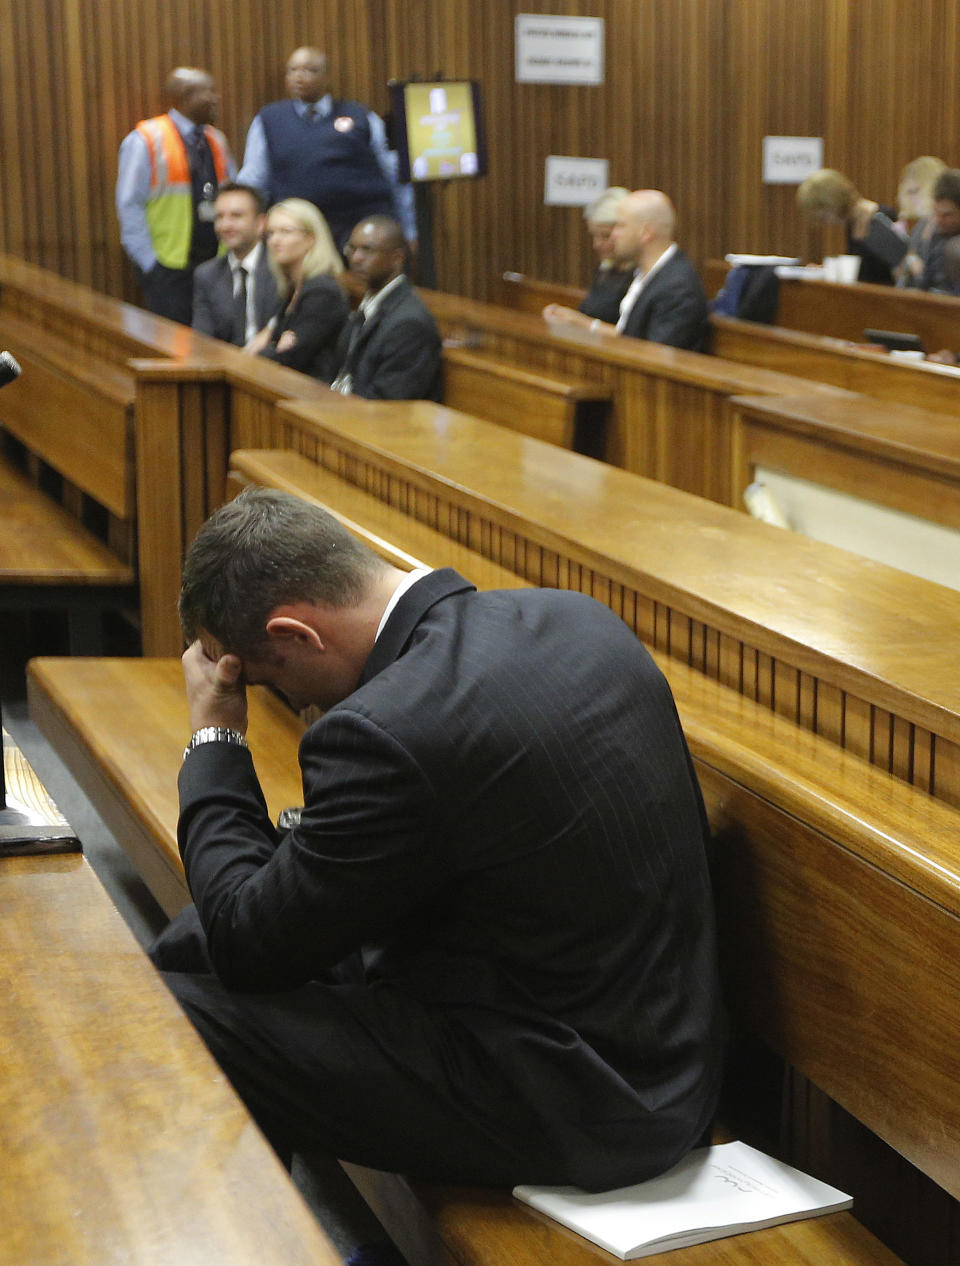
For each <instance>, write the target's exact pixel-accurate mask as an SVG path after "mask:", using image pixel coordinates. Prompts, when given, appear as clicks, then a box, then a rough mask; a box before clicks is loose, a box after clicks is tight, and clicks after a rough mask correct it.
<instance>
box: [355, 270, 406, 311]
mask: <svg viewBox="0 0 960 1266" xmlns="http://www.w3.org/2000/svg"><path fill="white" fill-rule="evenodd" d="M403 278H404V274H403V273H398V275H397V276H396V277H394V278H393V279H392V280H391V281H388V282H387V284H386V285H385V286H384V287H383V288H382V289H381V290H378V291H377V293H376V294H375V295H372V294H365V295H364V296H363V298H362V299H361V300H360V311H361V312H362V313H363V319H364V320H365V321H369V320H370V318H371V317H372V316H373V314H374V312H376V310H377V308H379V307H380V304H381V303H382V302H383V300H384V299H385V298H386V296H387V295H388V294H389V293H390V291H391V290H396V288H397V286H399V284H400V282H401V281H403Z"/></svg>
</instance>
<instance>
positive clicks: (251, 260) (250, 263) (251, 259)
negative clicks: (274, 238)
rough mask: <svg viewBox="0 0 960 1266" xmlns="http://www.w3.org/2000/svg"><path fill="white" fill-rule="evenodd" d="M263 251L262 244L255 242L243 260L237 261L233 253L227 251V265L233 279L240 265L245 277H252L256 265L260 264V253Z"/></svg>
mask: <svg viewBox="0 0 960 1266" xmlns="http://www.w3.org/2000/svg"><path fill="white" fill-rule="evenodd" d="M262 250H263V242H257V243H256V245H254V246H253V248H252V249H251V250H249V251H248V252H247V254H246V255H244V257H243V259H237V257H236V255H234V253H233V251H227V263H228V264H229V265H230V272H231V273H232V274H233V276H234V277H235V276H236V275H237V269H238V268H239V267H240V265H241V264H242V265H243V267H244V268H245V269H246V270H247V276H252V275H253V273H254V272H256V268H257V264H259V262H260V252H261V251H262Z"/></svg>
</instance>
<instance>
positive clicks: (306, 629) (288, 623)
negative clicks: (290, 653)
mask: <svg viewBox="0 0 960 1266" xmlns="http://www.w3.org/2000/svg"><path fill="white" fill-rule="evenodd" d="M266 631H267V637H270V638H275V639H276V640H277V641H278V642H297V643H299V644H300V645H302V646H312V647H313V648H314V650H317V651H323V650H324V644H323V641H322V639H321V637H320V634H319V633H318V632H317V630H316V629H315V628H314V627H313V626H312V625H311V624H307V623H306V622H305V621H303V620H298V619H297V618H296V616H292V615H272V616H271V617H270V619H269V620H268V621H267V630H266Z"/></svg>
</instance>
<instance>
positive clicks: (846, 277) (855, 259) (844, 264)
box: [836, 255, 860, 282]
mask: <svg viewBox="0 0 960 1266" xmlns="http://www.w3.org/2000/svg"><path fill="white" fill-rule="evenodd" d="M836 262H837V278H836V279H837V281H845V282H850V281H856V280H857V278H858V277H859V276H860V256H859V255H838V256H837V261H836Z"/></svg>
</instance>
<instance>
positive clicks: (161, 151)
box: [137, 114, 228, 268]
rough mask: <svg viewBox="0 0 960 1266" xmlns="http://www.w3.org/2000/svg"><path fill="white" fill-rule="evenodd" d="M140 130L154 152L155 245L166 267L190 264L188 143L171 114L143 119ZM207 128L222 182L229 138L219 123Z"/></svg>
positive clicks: (151, 208) (151, 207) (150, 208)
mask: <svg viewBox="0 0 960 1266" xmlns="http://www.w3.org/2000/svg"><path fill="white" fill-rule="evenodd" d="M137 131H138V132H139V133H140V135H141V136H142V137H143V139H144V143H145V144H146V147H147V153H148V154H149V155H150V194H149V196H148V198H147V205H146V216H147V225H148V226H149V229H150V237H151V239H152V241H153V249H154V251H155V252H156V256H157V259H158V260H159V262H160V263H161V264H163V266H164V267H165V268H186V266H187V263H188V261H189V259H190V241H191V238H192V237H193V184H192V183H191V180H190V162H189V160H188V158H187V147H186V146H185V145H184V143H183V137H182V136H181V135H180V133H179V132H178V131H177V128H176V125H175V124H174V122H173V120H172V119H171V118H170V115H169V114H158V115H157V116H156V117H155V118H153V119H143V120H141V122H139V123H138V124H137ZM203 131H204V135H205V136H206V138H207V141H208V143H209V145H210V152H211V153H212V154H213V167H214V170H215V172H216V173H217V184H218V185H219V184H222V183H223V181H224V180H226V178H227V153H228V150H227V138H226V137H225V136H224V134H223V133H222V132H219V131H217V129H216V128H215V127H209V126H208V127H205V128H204V129H203Z"/></svg>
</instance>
